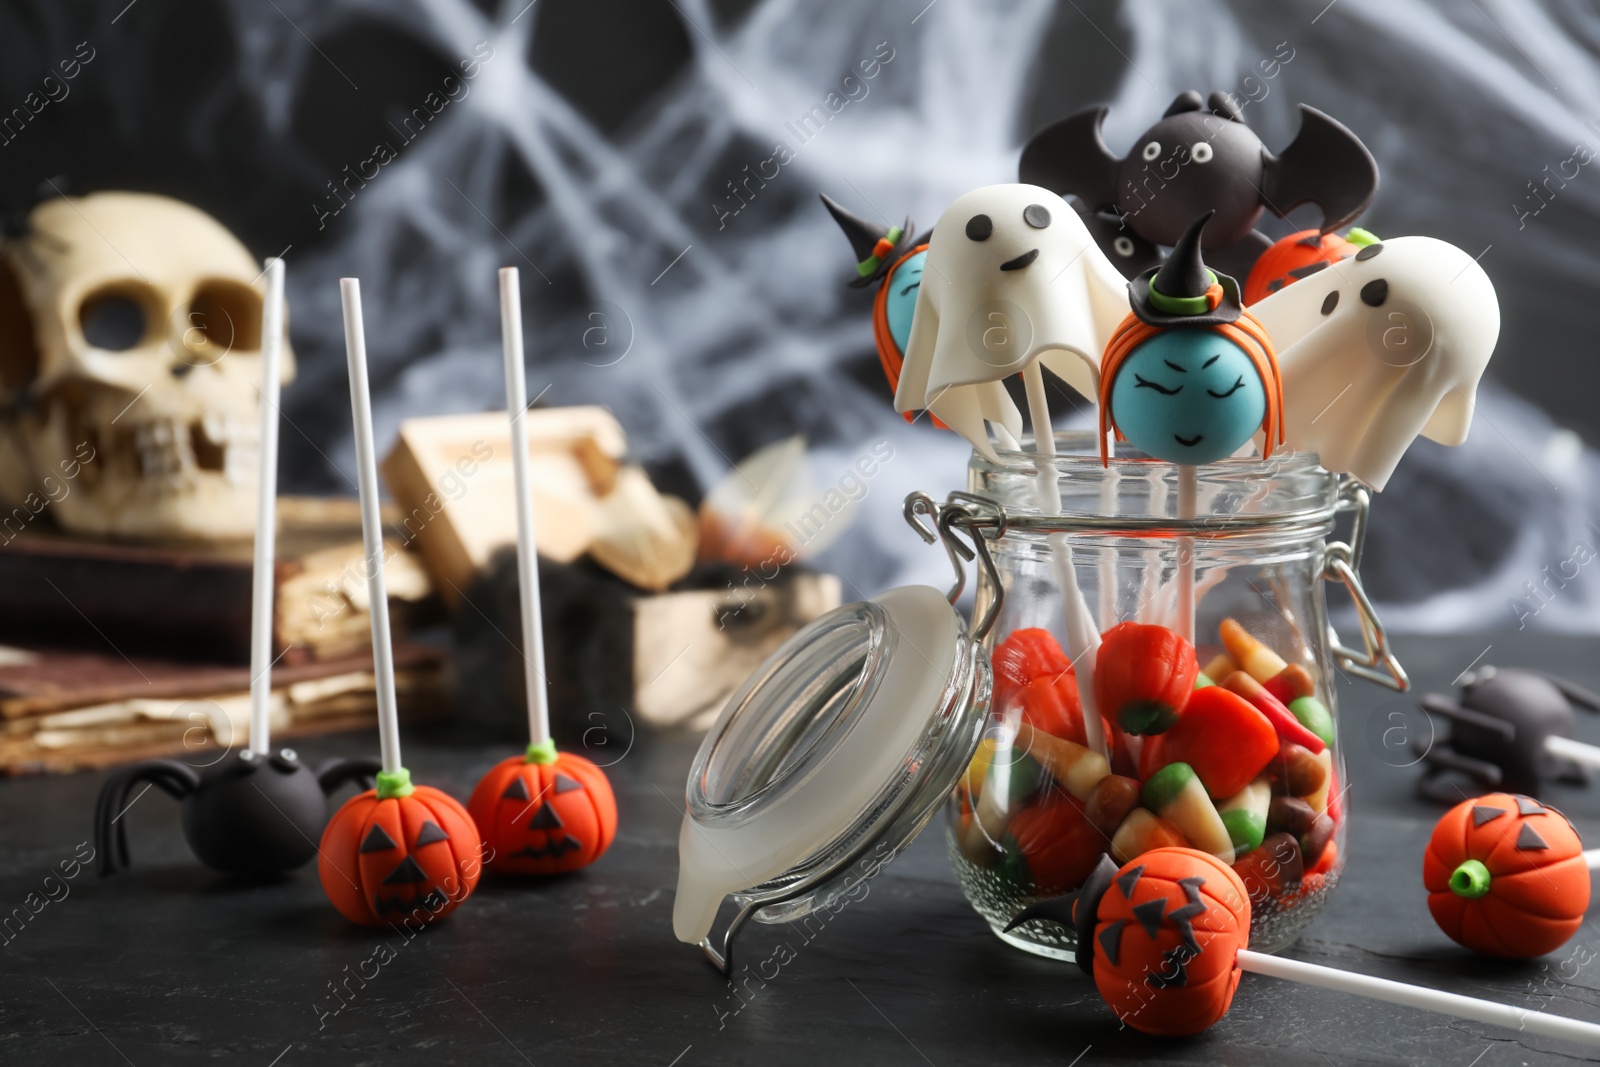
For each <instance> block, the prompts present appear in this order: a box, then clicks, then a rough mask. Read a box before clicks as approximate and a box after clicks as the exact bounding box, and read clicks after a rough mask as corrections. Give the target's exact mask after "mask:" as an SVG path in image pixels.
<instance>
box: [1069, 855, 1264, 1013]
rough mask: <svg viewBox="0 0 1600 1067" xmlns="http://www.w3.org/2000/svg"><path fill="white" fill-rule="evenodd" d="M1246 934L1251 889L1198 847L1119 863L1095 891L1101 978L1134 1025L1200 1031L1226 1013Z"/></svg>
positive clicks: (1116, 1007) (1114, 1006) (1104, 990)
mask: <svg viewBox="0 0 1600 1067" xmlns="http://www.w3.org/2000/svg"><path fill="white" fill-rule="evenodd" d="M1249 933H1250V897H1249V895H1248V894H1247V893H1246V892H1245V888H1244V883H1242V882H1241V881H1240V880H1239V876H1238V875H1236V874H1234V873H1233V871H1232V870H1231V869H1230V868H1229V867H1228V866H1227V865H1226V864H1224V863H1223V862H1222V861H1220V860H1218V859H1215V858H1214V857H1211V856H1208V855H1206V854H1205V853H1203V852H1197V851H1195V850H1194V849H1188V848H1158V849H1154V850H1152V851H1150V852H1146V853H1145V854H1144V855H1142V856H1140V857H1139V858H1138V859H1136V860H1134V861H1132V862H1131V863H1128V864H1127V865H1126V866H1124V867H1123V868H1122V869H1121V870H1119V871H1118V872H1117V873H1116V876H1115V877H1114V878H1112V880H1111V884H1110V886H1109V887H1107V888H1106V890H1105V893H1104V895H1103V896H1101V897H1100V899H1099V903H1098V906H1097V908H1096V910H1095V926H1094V946H1093V951H1094V977H1095V985H1096V986H1097V987H1098V988H1099V990H1100V995H1101V996H1102V997H1104V998H1105V1001H1106V1003H1107V1004H1109V1005H1110V1006H1111V1010H1113V1011H1115V1012H1116V1013H1117V1015H1118V1017H1119V1018H1121V1019H1122V1021H1123V1022H1124V1023H1126V1024H1127V1025H1129V1026H1131V1027H1133V1028H1134V1029H1135V1030H1139V1031H1142V1032H1144V1033H1147V1034H1156V1035H1158V1036H1163V1037H1179V1036H1184V1035H1188V1034H1197V1033H1199V1032H1200V1031H1202V1030H1204V1029H1206V1028H1207V1027H1209V1026H1211V1025H1212V1024H1213V1023H1215V1022H1217V1020H1219V1019H1221V1018H1222V1017H1223V1015H1225V1014H1227V1011H1228V1007H1229V1005H1230V1004H1232V1002H1233V993H1234V990H1235V989H1236V988H1237V987H1238V985H1239V966H1238V955H1239V949H1241V948H1243V947H1244V946H1245V943H1246V941H1247V940H1248V938H1249ZM1080 951H1081V950H1080Z"/></svg>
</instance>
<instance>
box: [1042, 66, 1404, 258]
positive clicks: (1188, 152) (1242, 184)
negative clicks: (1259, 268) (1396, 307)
mask: <svg viewBox="0 0 1600 1067" xmlns="http://www.w3.org/2000/svg"><path fill="white" fill-rule="evenodd" d="M1108 111H1109V109H1108V108H1106V107H1104V106H1099V107H1092V108H1089V109H1087V110H1084V111H1080V112H1078V113H1077V114H1075V115H1071V116H1068V117H1067V118H1065V119H1062V120H1061V121H1060V122H1057V123H1055V124H1053V125H1051V126H1047V127H1045V128H1044V129H1043V130H1040V131H1039V132H1038V133H1036V134H1034V135H1033V137H1032V138H1030V139H1029V141H1028V143H1027V145H1025V146H1024V147H1023V150H1022V159H1021V162H1020V163H1019V166H1018V171H1019V175H1020V177H1021V179H1022V180H1023V181H1025V182H1030V183H1032V184H1035V185H1042V186H1044V187H1045V188H1047V189H1052V190H1054V191H1055V192H1057V193H1060V194H1061V195H1063V196H1066V195H1068V194H1071V195H1073V196H1076V197H1077V198H1078V199H1079V200H1081V201H1082V202H1083V204H1084V205H1085V207H1086V208H1087V209H1088V210H1090V211H1095V212H1114V213H1116V214H1117V215H1120V216H1121V217H1122V219H1123V220H1124V222H1125V223H1126V224H1127V225H1128V226H1129V228H1131V229H1132V230H1134V231H1135V232H1136V233H1137V234H1138V235H1139V236H1140V237H1143V238H1144V239H1145V240H1148V241H1150V242H1151V243H1153V244H1157V245H1175V244H1177V242H1178V239H1179V237H1180V236H1181V235H1182V234H1183V232H1184V229H1185V227H1187V226H1188V225H1189V222H1190V221H1191V220H1192V219H1193V218H1194V217H1195V216H1196V215H1198V214H1200V213H1201V212H1202V211H1209V210H1215V211H1216V212H1217V220H1216V225H1215V226H1214V227H1213V228H1212V229H1211V232H1210V234H1209V236H1208V240H1207V242H1206V254H1207V257H1208V258H1209V259H1211V260H1212V261H1213V262H1216V263H1220V264H1222V265H1224V266H1225V267H1226V268H1227V269H1228V271H1229V272H1230V273H1232V274H1234V275H1235V276H1236V277H1240V278H1243V277H1247V276H1248V275H1249V273H1250V268H1251V267H1252V266H1253V265H1254V263H1255V260H1256V257H1257V256H1259V255H1260V254H1261V253H1262V252H1264V251H1265V250H1266V249H1267V247H1268V245H1269V244H1270V243H1271V242H1270V241H1269V240H1268V239H1267V238H1266V237H1265V236H1264V235H1262V234H1261V233H1260V232H1258V231H1257V230H1255V229H1254V227H1255V224H1256V221H1257V220H1258V219H1260V217H1261V214H1262V212H1263V210H1270V211H1271V212H1272V213H1273V214H1274V215H1278V216H1280V217H1281V216H1283V215H1285V214H1287V213H1288V212H1289V211H1290V209H1292V208H1294V207H1296V206H1298V205H1300V204H1305V203H1312V204H1316V205H1317V206H1318V207H1320V208H1321V209H1322V215H1323V219H1322V232H1323V233H1327V232H1329V231H1331V230H1335V229H1337V228H1339V227H1340V226H1343V225H1345V224H1346V223H1348V222H1350V221H1352V220H1353V219H1354V218H1355V217H1356V216H1357V215H1359V214H1360V213H1361V212H1362V211H1363V210H1364V209H1365V208H1366V206H1367V204H1368V203H1370V202H1371V200H1372V196H1373V194H1374V193H1375V192H1377V189H1378V165H1377V163H1376V162H1374V160H1373V158H1372V153H1370V152H1368V151H1367V149H1366V146H1365V145H1363V144H1362V143H1361V140H1360V138H1358V137H1356V135H1355V134H1353V133H1351V132H1350V131H1349V130H1348V129H1346V128H1345V127H1344V126H1342V125H1340V124H1339V123H1338V122H1335V121H1334V120H1333V119H1331V118H1329V117H1328V116H1327V115H1324V114H1323V113H1322V112H1320V111H1318V110H1317V109H1316V108H1313V107H1307V106H1306V105H1304V104H1301V105H1300V132H1299V133H1298V134H1296V135H1295V139H1294V141H1293V142H1292V143H1291V144H1290V145H1289V147H1287V148H1285V149H1284V150H1283V152H1282V154H1281V155H1276V156H1275V155H1273V154H1272V153H1271V152H1269V151H1268V150H1267V148H1266V146H1265V145H1263V144H1262V143H1261V139H1260V138H1259V137H1257V136H1256V134H1255V132H1254V131H1253V130H1251V129H1250V127H1248V126H1246V125H1245V123H1244V117H1243V115H1242V114H1241V112H1240V110H1239V107H1238V105H1237V104H1236V103H1235V102H1234V100H1233V99H1232V98H1231V97H1230V96H1229V95H1228V94H1227V93H1223V92H1214V93H1212V94H1211V96H1210V97H1209V98H1207V99H1205V100H1202V99H1201V97H1200V94H1199V93H1198V92H1196V91H1194V90H1193V89H1186V90H1184V91H1183V92H1182V93H1179V94H1178V96H1177V98H1176V99H1174V100H1173V101H1172V104H1171V105H1170V106H1169V107H1168V108H1167V110H1166V113H1165V114H1164V115H1162V117H1161V121H1159V122H1157V123H1156V124H1155V125H1154V126H1151V127H1150V128H1149V129H1148V130H1146V131H1145V132H1144V133H1142V134H1140V135H1139V137H1138V138H1137V139H1136V140H1135V141H1134V144H1135V145H1136V146H1137V147H1136V150H1135V152H1134V154H1133V155H1130V156H1129V157H1128V158H1127V159H1118V158H1117V157H1116V156H1114V155H1112V154H1111V152H1110V151H1109V150H1108V149H1107V148H1106V144H1105V141H1104V140H1103V139H1102V137H1101V135H1100V127H1101V125H1102V123H1103V122H1104V121H1105V117H1106V113H1107V112H1108Z"/></svg>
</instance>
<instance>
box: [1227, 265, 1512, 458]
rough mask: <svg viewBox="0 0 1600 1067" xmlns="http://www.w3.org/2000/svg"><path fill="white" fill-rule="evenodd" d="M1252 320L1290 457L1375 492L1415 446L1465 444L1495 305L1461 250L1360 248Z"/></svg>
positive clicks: (1494, 329) (1260, 308) (1495, 325)
mask: <svg viewBox="0 0 1600 1067" xmlns="http://www.w3.org/2000/svg"><path fill="white" fill-rule="evenodd" d="M1250 310H1251V311H1252V312H1253V313H1254V314H1255V316H1256V318H1258V319H1260V320H1261V322H1262V324H1263V325H1265V326H1266V328H1267V331H1268V332H1269V333H1270V334H1271V335H1272V339H1273V341H1275V342H1276V343H1277V346H1278V365H1279V367H1280V369H1281V370H1282V372H1283V400H1284V412H1283V424H1284V431H1285V434H1286V436H1287V438H1288V444H1289V446H1290V447H1291V448H1292V449H1294V450H1295V451H1297V452H1315V453H1317V454H1318V456H1319V457H1320V458H1321V461H1322V465H1323V466H1324V467H1326V468H1327V469H1328V470H1331V471H1338V472H1340V473H1347V474H1352V475H1354V476H1355V477H1357V478H1359V479H1361V480H1362V481H1363V482H1366V483H1367V484H1368V485H1370V486H1372V488H1373V489H1382V488H1383V487H1384V485H1385V484H1387V483H1388V481H1389V477H1390V475H1392V474H1393V473H1394V469H1395V466H1396V465H1397V464H1398V463H1399V462H1400V457H1401V456H1403V455H1404V454H1405V452H1406V449H1408V448H1410V447H1411V442H1413V441H1415V440H1416V439H1417V437H1418V436H1419V435H1421V436H1423V437H1427V438H1429V439H1430V440H1434V441H1438V442H1439V443H1440V444H1444V445H1459V444H1461V443H1462V442H1463V441H1465V440H1466V439H1467V431H1468V429H1470V428H1471V426H1472V410H1473V407H1474V405H1475V403H1476V400H1477V394H1478V381H1479V379H1480V378H1482V377H1483V372H1484V368H1485V367H1487V366H1488V363H1489V357H1490V356H1491V355H1493V354H1494V346H1495V340H1496V339H1497V338H1498V337H1499V334H1500V305H1499V302H1498V300H1496V298H1495V293H1494V286H1493V284H1491V283H1490V281H1489V277H1488V275H1486V274H1484V272H1483V268H1481V267H1479V266H1478V264H1477V263H1476V262H1475V261H1474V260H1473V258H1472V257H1471V256H1469V255H1468V254H1467V253H1465V252H1463V251H1462V250H1461V249H1459V248H1457V247H1455V246H1454V245H1451V244H1447V243H1445V242H1444V241H1436V240H1434V239H1433V238H1431V237H1396V238H1394V239H1392V240H1388V241H1381V242H1379V243H1377V244H1371V245H1367V246H1366V247H1365V248H1363V249H1362V250H1361V251H1360V252H1358V253H1356V255H1355V256H1353V257H1351V258H1350V259H1346V260H1343V261H1341V262H1339V263H1336V264H1333V265H1331V266H1329V267H1328V268H1326V269H1324V270H1321V271H1318V272H1317V273H1316V274H1315V275H1312V276H1311V277H1308V278H1305V279H1303V280H1301V281H1299V282H1297V283H1296V284H1294V285H1290V286H1285V287H1284V288H1283V289H1281V290H1279V291H1278V292H1276V293H1273V294H1272V295H1271V296H1268V297H1266V298H1265V299H1263V300H1260V301H1258V302H1257V303H1255V304H1252V305H1251V306H1250Z"/></svg>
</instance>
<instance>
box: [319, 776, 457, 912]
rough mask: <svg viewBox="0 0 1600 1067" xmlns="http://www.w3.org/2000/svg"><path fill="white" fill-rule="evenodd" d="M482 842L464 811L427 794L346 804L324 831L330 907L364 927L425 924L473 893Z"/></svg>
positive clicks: (369, 795) (365, 797) (433, 792)
mask: <svg viewBox="0 0 1600 1067" xmlns="http://www.w3.org/2000/svg"><path fill="white" fill-rule="evenodd" d="M481 852H482V841H481V840H480V838H479V836H478V830H477V827H476V826H475V825H474V824H473V822H472V818H471V817H470V816H469V815H468V814H467V813H466V811H465V810H464V809H463V808H462V807H461V805H460V804H459V803H458V802H457V801H455V800H454V799H452V798H451V797H449V796H447V795H446V794H444V793H441V792H440V791H439V790H437V789H432V788H430V787H428V786H417V787H415V788H414V789H413V791H412V792H411V793H410V794H409V795H407V796H403V797H391V798H388V799H383V800H380V799H378V797H377V794H376V793H374V792H371V791H368V792H366V793H362V794H361V795H359V796H356V797H353V798H351V799H350V800H349V801H348V802H346V804H345V805H344V807H342V808H340V809H339V811H338V813H337V814H335V815H334V817H333V819H332V820H331V821H330V822H329V823H328V828H327V830H326V831H325V832H324V833H323V837H322V850H321V859H320V860H319V862H318V871H319V873H320V874H321V876H322V884H323V888H324V889H325V890H327V893H328V897H329V899H330V900H332V901H333V904H334V906H335V907H337V908H338V909H339V911H340V912H342V913H343V914H344V916H345V917H346V918H348V919H350V920H351V921H352V922H358V923H362V924H363V925H367V926H377V925H382V924H388V923H395V924H400V923H404V922H407V921H410V922H413V923H426V922H431V921H432V920H434V919H438V918H442V917H443V916H445V915H448V914H449V913H450V912H452V911H454V910H455V908H456V907H457V905H459V904H460V903H461V902H462V901H463V900H465V899H466V898H467V895H468V894H469V893H471V892H472V890H473V888H474V887H475V886H476V885H477V882H478V875H479V873H480V870H479V864H480V854H481Z"/></svg>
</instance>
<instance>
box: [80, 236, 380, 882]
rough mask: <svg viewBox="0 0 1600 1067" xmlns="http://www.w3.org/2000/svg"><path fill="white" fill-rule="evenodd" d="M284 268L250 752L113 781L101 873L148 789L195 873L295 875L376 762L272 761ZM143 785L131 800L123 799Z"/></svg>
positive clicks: (258, 554)
mask: <svg viewBox="0 0 1600 1067" xmlns="http://www.w3.org/2000/svg"><path fill="white" fill-rule="evenodd" d="M283 272H284V268H283V261H282V260H281V259H276V258H274V259H269V260H267V268H266V270H264V271H262V274H263V275H264V276H265V277H266V279H267V283H266V288H267V292H266V297H265V299H264V300H263V301H262V336H263V339H264V343H263V344H262V346H261V378H262V380H261V447H260V470H259V475H258V477H259V482H258V484H257V512H256V543H255V559H254V565H253V584H252V590H251V602H250V646H251V647H250V657H251V659H250V747H249V748H248V749H242V750H238V751H229V752H225V753H224V754H223V755H222V757H221V758H219V759H216V760H214V761H212V762H211V763H210V764H209V765H207V766H205V767H203V768H200V769H196V768H194V767H192V766H190V765H188V764H186V763H180V762H179V761H177V760H171V759H156V760H147V761H145V762H144V763H140V764H137V765H136V766H133V767H130V768H129V769H128V770H125V771H123V772H122V773H120V774H115V775H112V777H111V778H110V779H109V780H108V781H107V782H106V784H105V785H104V786H103V787H102V788H101V790H100V798H99V800H98V801H97V802H96V805H95V816H94V836H95V845H96V847H97V848H98V849H99V851H100V873H101V874H102V875H106V874H113V873H115V872H116V871H119V870H122V869H123V868H125V867H127V866H128V829H127V827H128V824H127V821H126V820H125V819H124V816H125V815H126V814H127V812H128V809H129V808H130V807H131V806H132V805H133V804H134V803H135V802H137V801H138V799H139V797H141V796H143V795H144V793H145V792H146V791H148V790H149V789H150V788H151V787H152V786H154V787H159V788H160V789H161V790H163V791H164V792H166V793H167V794H168V795H170V796H172V797H175V798H176V799H178V800H180V801H182V802H183V834H184V836H185V837H186V838H188V841H189V847H190V848H191V849H192V850H193V851H194V854H195V856H196V857H198V858H199V860H200V862H201V863H204V864H205V865H206V866H208V867H211V868H213V869H214V870H218V871H224V872H227V873H230V874H245V875H255V876H260V875H267V874H277V873H281V872H283V871H288V870H292V869H294V868H295V867H299V866H301V865H302V864H304V863H306V862H307V861H308V860H310V859H311V857H312V856H314V855H316V852H317V839H318V838H320V837H321V836H322V828H323V826H324V825H326V824H327V821H328V799H327V798H328V795H329V794H330V793H332V792H334V791H335V790H337V789H338V788H339V787H340V786H341V785H344V784H345V783H346V782H352V781H363V780H364V781H365V783H366V786H367V787H368V788H370V787H371V784H372V783H371V779H372V776H373V775H375V774H376V773H377V772H378V771H379V769H380V768H381V766H382V765H381V764H380V763H379V762H378V761H377V760H375V759H353V760H341V759H336V760H331V761H329V762H328V763H325V764H323V765H322V767H321V768H320V769H319V770H318V771H317V773H315V774H313V773H311V771H310V769H309V768H307V767H305V766H304V765H302V764H301V763H300V760H299V757H298V756H296V755H295V753H294V752H293V751H292V750H291V749H287V748H284V749H279V750H278V752H277V753H273V752H272V748H271V737H270V716H269V702H270V698H271V694H272V647H271V646H272V596H273V548H274V544H275V532H276V522H277V503H276V502H277V463H278V429H277V427H278V386H279V384H280V378H279V373H278V368H279V360H280V358H281V357H282V349H283V344H282V341H283V336H284V330H283ZM141 782H146V783H149V784H147V785H146V786H145V788H144V790H141V791H140V792H139V793H138V794H135V795H133V796H132V797H130V796H129V794H130V793H131V792H132V791H133V787H134V786H135V785H138V784H139V783H141Z"/></svg>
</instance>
